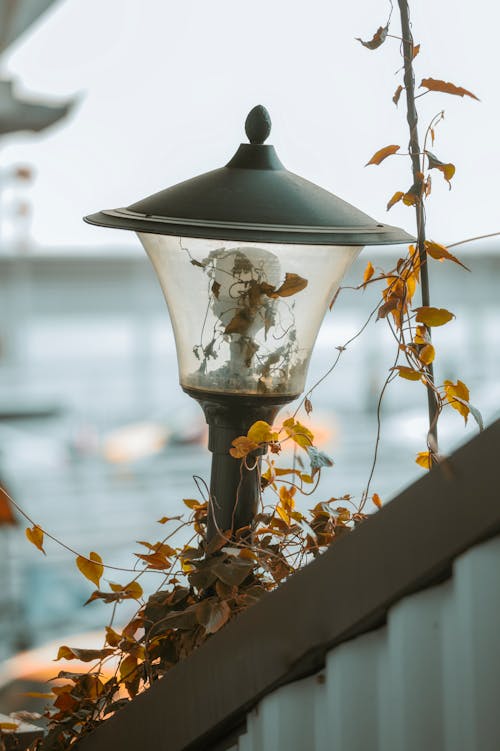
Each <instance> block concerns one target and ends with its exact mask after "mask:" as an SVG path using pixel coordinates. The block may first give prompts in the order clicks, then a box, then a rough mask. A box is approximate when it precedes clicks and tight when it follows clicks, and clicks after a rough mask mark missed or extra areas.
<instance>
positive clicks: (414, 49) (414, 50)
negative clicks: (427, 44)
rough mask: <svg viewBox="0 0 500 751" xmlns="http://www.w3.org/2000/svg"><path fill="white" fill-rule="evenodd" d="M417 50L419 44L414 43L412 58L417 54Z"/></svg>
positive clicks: (418, 50)
mask: <svg viewBox="0 0 500 751" xmlns="http://www.w3.org/2000/svg"><path fill="white" fill-rule="evenodd" d="M419 52H420V45H419V44H414V45H413V55H412V60H415V58H416V56H417V55H418V53H419Z"/></svg>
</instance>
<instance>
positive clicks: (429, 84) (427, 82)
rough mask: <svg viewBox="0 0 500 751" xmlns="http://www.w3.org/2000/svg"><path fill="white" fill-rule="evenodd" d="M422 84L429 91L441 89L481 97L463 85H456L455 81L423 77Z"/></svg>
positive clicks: (456, 94) (446, 92) (459, 94)
mask: <svg viewBox="0 0 500 751" xmlns="http://www.w3.org/2000/svg"><path fill="white" fill-rule="evenodd" d="M420 86H424V87H425V88H426V89H428V90H429V91H440V92H442V93H443V94H455V96H470V97H471V98H472V99H476V100H477V101H478V102H479V99H478V98H477V96H476V95H475V94H473V93H472V92H471V91H467V89H464V88H463V87H462V86H455V84H454V83H449V81H440V80H437V79H434V78H423V79H422V83H421V84H420Z"/></svg>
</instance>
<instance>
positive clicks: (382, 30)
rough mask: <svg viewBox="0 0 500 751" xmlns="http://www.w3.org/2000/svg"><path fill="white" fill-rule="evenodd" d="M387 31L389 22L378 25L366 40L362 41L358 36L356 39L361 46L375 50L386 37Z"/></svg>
mask: <svg viewBox="0 0 500 751" xmlns="http://www.w3.org/2000/svg"><path fill="white" fill-rule="evenodd" d="M388 31H389V24H387V25H386V26H379V27H378V29H377V31H376V32H375V34H374V35H373V37H372V38H371V39H370V40H369V41H368V42H364V41H363V40H362V39H360V38H359V37H356V41H357V42H361V44H362V45H363V47H366V48H367V49H369V50H376V49H377V47H380V45H381V44H383V43H384V42H385V40H386V39H387V33H388Z"/></svg>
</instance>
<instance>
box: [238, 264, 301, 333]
mask: <svg viewBox="0 0 500 751" xmlns="http://www.w3.org/2000/svg"><path fill="white" fill-rule="evenodd" d="M307 284H308V282H307V279H303V278H302V277H301V276H299V275H298V274H285V281H284V282H283V284H282V285H281V287H278V289H277V290H275V291H274V292H271V293H268V295H269V297H290V296H291V295H296V294H297V292H300V291H301V290H303V289H305V287H307ZM226 333H228V332H227V330H226Z"/></svg>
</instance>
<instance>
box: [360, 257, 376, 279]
mask: <svg viewBox="0 0 500 751" xmlns="http://www.w3.org/2000/svg"><path fill="white" fill-rule="evenodd" d="M374 273H375V269H374V268H373V266H372V264H371V261H368V263H367V264H366V269H365V273H364V274H363V284H366V283H367V282H369V281H370V279H371V278H372V276H373V275H374Z"/></svg>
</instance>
